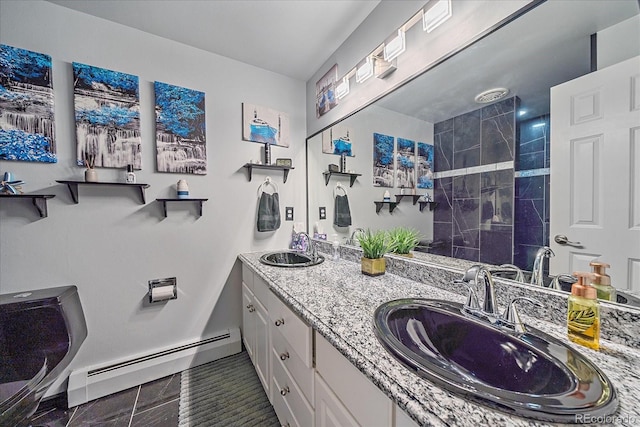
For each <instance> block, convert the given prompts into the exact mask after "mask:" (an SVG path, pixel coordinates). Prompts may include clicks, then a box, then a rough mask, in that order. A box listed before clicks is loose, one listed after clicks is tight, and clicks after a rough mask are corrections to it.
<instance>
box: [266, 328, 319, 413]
mask: <svg viewBox="0 0 640 427" xmlns="http://www.w3.org/2000/svg"><path fill="white" fill-rule="evenodd" d="M271 346H272V347H273V351H274V352H275V354H276V356H273V357H277V358H278V359H279V361H280V363H282V365H283V366H284V367H285V368H286V369H287V371H288V372H289V374H290V375H291V376H292V377H293V379H294V380H295V382H296V383H298V386H299V387H300V390H302V393H303V394H304V396H305V397H306V398H307V400H308V401H309V402H311V403H312V404H313V369H312V368H310V367H308V366H307V365H306V364H305V363H304V362H303V361H302V359H301V358H300V356H298V353H297V352H296V351H293V349H292V347H291V345H290V344H289V343H288V342H287V340H286V339H285V338H284V337H283V336H282V334H281V333H280V328H276V327H275V326H274V325H273V324H272V325H271ZM283 359H284V360H283ZM274 363H275V360H274Z"/></svg>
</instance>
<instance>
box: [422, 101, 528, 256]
mask: <svg viewBox="0 0 640 427" xmlns="http://www.w3.org/2000/svg"><path fill="white" fill-rule="evenodd" d="M518 103H519V100H518V99H517V98H516V97H513V98H509V99H506V100H503V101H500V102H497V103H495V104H492V105H489V106H486V107H483V108H480V109H478V110H475V111H471V112H469V113H466V114H463V115H460V116H457V117H454V118H452V119H448V120H445V121H443V122H440V123H436V124H435V125H434V145H435V147H434V148H435V150H434V170H435V171H436V172H438V173H439V177H438V178H436V179H435V182H434V200H435V201H436V202H437V203H438V205H437V207H436V209H435V211H434V245H433V246H434V247H433V249H432V252H433V253H437V254H440V255H446V256H453V257H456V258H463V259H467V260H471V261H481V262H487V263H493V264H502V263H511V262H512V248H513V191H514V188H513V177H514V171H513V168H512V166H511V164H509V163H506V166H505V163H504V162H513V161H514V160H515V159H514V156H515V141H516V126H515V122H516V121H515V112H516V108H517V105H518Z"/></svg>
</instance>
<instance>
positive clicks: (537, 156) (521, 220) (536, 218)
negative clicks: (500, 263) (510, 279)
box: [513, 115, 550, 270]
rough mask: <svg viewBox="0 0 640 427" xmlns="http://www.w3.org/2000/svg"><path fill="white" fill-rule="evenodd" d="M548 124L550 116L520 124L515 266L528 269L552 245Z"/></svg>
mask: <svg viewBox="0 0 640 427" xmlns="http://www.w3.org/2000/svg"><path fill="white" fill-rule="evenodd" d="M549 124H550V119H549V116H548V115H545V116H542V117H538V118H535V119H532V120H523V121H520V122H519V123H518V126H519V133H520V144H519V145H518V149H517V150H516V179H515V218H516V219H515V223H514V251H513V263H514V264H516V265H517V266H518V267H520V268H523V269H526V270H531V269H532V268H533V260H534V258H535V254H536V251H537V250H538V248H540V247H541V246H548V245H549V190H550V188H549V184H550V182H549V163H550V162H549V159H550V156H549V151H550V146H549V142H550V138H549ZM545 268H547V266H546V265H545Z"/></svg>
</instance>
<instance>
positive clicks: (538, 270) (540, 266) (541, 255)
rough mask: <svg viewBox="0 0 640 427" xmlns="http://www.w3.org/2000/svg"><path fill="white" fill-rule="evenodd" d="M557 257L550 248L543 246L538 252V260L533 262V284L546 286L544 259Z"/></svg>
mask: <svg viewBox="0 0 640 427" xmlns="http://www.w3.org/2000/svg"><path fill="white" fill-rule="evenodd" d="M552 256H555V253H553V251H552V250H551V248H550V247H548V246H543V247H541V248H540V249H538V252H536V259H535V261H534V262H533V271H532V272H531V284H532V285H537V286H544V259H545V258H551V257H552Z"/></svg>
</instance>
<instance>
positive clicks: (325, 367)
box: [242, 264, 417, 427]
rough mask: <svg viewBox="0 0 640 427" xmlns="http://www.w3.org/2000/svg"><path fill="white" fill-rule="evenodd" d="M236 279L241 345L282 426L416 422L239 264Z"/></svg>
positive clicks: (393, 426)
mask: <svg viewBox="0 0 640 427" xmlns="http://www.w3.org/2000/svg"><path fill="white" fill-rule="evenodd" d="M242 281H243V284H242V302H243V304H242V305H243V315H242V322H243V340H244V344H245V347H246V349H247V352H248V353H249V355H250V357H251V360H252V361H253V364H254V366H255V369H256V372H257V374H258V377H259V378H260V381H261V382H262V385H263V386H264V389H265V391H266V392H267V396H269V400H270V401H271V403H272V405H273V407H274V409H275V411H276V414H277V416H278V419H279V421H280V423H281V424H282V425H283V426H288V427H294V426H298V427H314V426H315V427H338V426H366V427H369V426H372V427H417V424H416V423H415V422H413V420H411V419H410V418H409V417H408V416H407V415H406V414H405V413H404V412H403V411H402V410H401V409H400V408H399V407H398V406H397V405H395V404H393V402H392V401H391V399H390V398H388V397H387V396H386V395H385V394H384V393H383V392H382V391H380V389H378V387H376V386H375V385H374V384H373V383H372V382H371V381H370V380H369V379H368V378H367V377H366V376H365V375H364V374H362V373H361V372H360V371H359V370H358V369H357V368H356V367H355V366H353V364H351V362H349V360H347V358H346V357H344V356H343V355H342V354H341V353H340V352H339V351H338V350H337V349H336V348H335V347H333V345H331V344H330V343H329V342H328V341H327V340H326V339H325V338H324V337H322V336H321V335H320V334H319V333H318V332H317V331H315V332H314V330H313V329H312V328H311V327H310V326H309V325H307V324H306V323H305V322H304V321H303V320H302V319H301V318H300V317H298V316H297V315H296V314H295V313H294V312H293V311H292V310H291V309H290V308H289V307H288V306H287V305H286V304H285V303H284V302H283V301H282V300H281V299H280V298H279V297H278V296H276V295H275V294H274V293H273V292H272V291H271V290H270V289H269V287H268V285H267V284H266V282H265V281H264V280H263V279H262V278H261V277H260V276H259V275H258V274H256V273H254V272H253V270H251V269H250V268H248V267H247V266H246V265H245V264H243V266H242ZM314 344H315V345H314Z"/></svg>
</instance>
